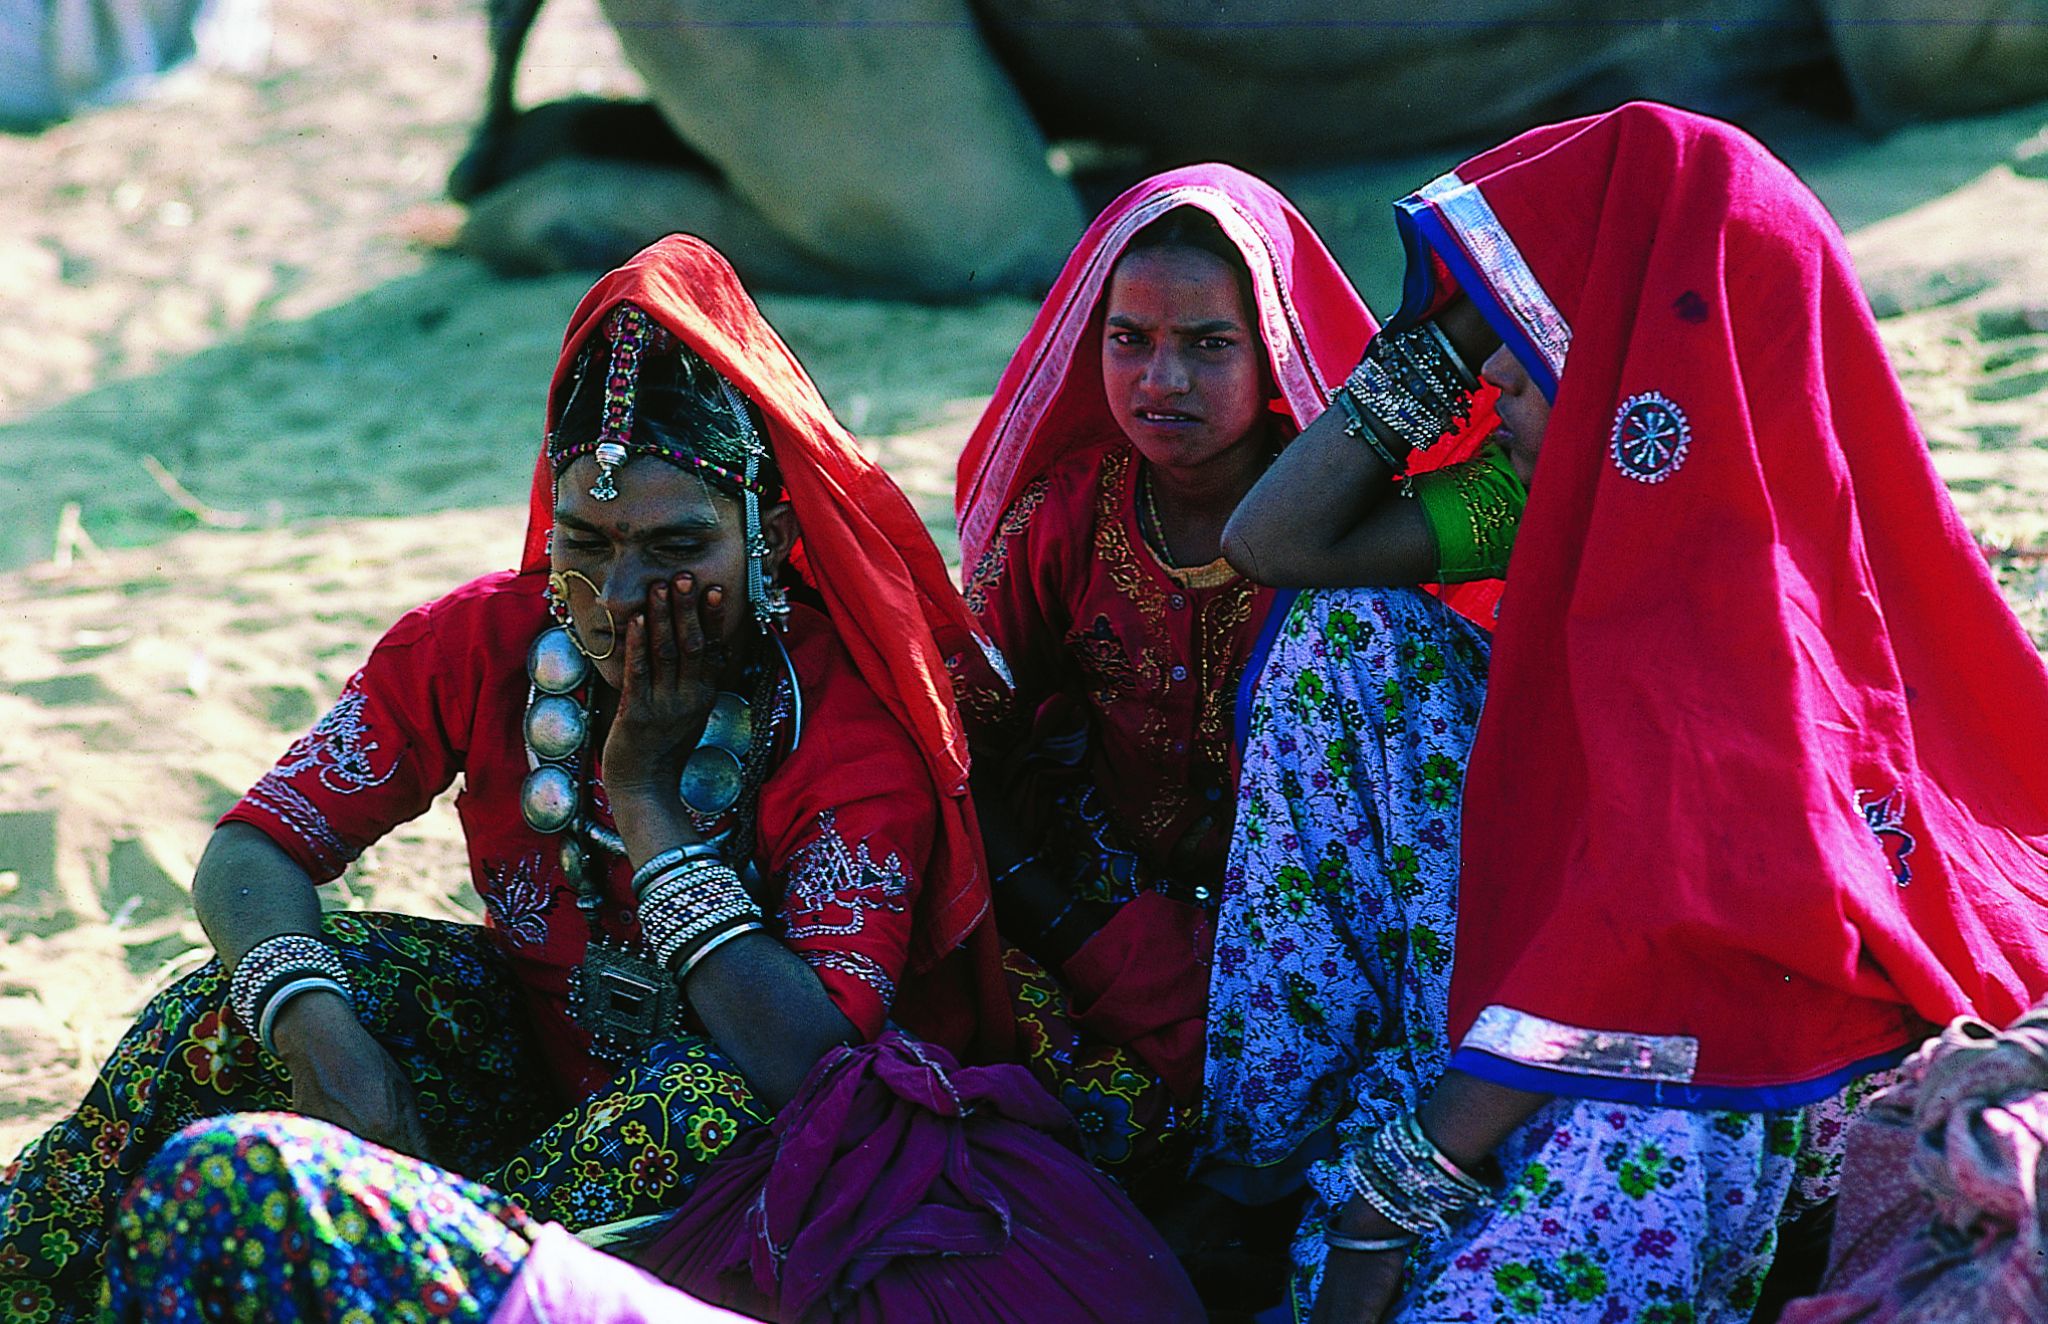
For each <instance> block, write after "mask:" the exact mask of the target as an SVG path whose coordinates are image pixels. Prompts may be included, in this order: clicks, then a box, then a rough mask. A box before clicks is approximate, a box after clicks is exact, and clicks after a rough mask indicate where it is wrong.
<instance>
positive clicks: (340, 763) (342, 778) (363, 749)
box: [272, 672, 398, 795]
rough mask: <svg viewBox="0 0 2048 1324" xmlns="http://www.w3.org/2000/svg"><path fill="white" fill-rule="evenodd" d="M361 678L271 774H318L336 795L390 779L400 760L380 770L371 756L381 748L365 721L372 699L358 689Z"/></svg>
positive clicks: (322, 781)
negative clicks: (366, 705)
mask: <svg viewBox="0 0 2048 1324" xmlns="http://www.w3.org/2000/svg"><path fill="white" fill-rule="evenodd" d="M361 679H362V673H360V672H358V673H357V674H356V678H355V679H353V680H351V681H349V684H348V688H347V689H345V690H343V691H342V695H341V698H340V699H338V700H337V701H336V702H335V705H334V707H332V708H330V709H329V710H328V712H327V715H326V716H325V717H323V718H321V719H320V720H319V721H317V722H315V723H314V724H313V729H312V730H311V731H308V732H307V733H306V734H305V735H303V736H301V737H299V739H298V740H297V741H296V742H295V743H294V744H293V745H292V747H291V748H290V749H289V750H287V751H286V752H285V756H284V757H283V758H282V759H280V760H279V761H278V764H277V767H276V768H274V769H272V775H274V776H277V777H282V778H287V779H288V778H292V777H296V776H298V775H299V774H300V773H302V772H314V771H317V772H318V774H319V777H320V784H321V785H322V786H325V787H326V788H327V789H328V790H330V791H333V792H334V793H335V794H336V795H354V794H356V793H357V792H359V791H367V790H369V789H370V788H371V787H374V786H382V785H383V784H384V783H385V782H388V781H390V780H391V778H392V775H393V774H394V773H396V772H397V771H398V759H397V757H396V756H393V757H392V759H391V763H390V765H389V766H388V767H386V768H385V769H384V770H383V771H382V772H379V771H378V770H377V767H376V763H375V760H374V759H373V758H372V757H371V756H372V755H375V754H377V753H378V752H379V751H380V750H381V749H382V746H380V745H379V744H378V743H377V742H376V741H375V740H374V739H372V738H371V733H370V725H369V723H367V722H365V721H364V720H363V707H364V705H365V704H367V703H368V702H369V696H368V695H367V694H365V693H363V691H362V690H360V689H357V688H356V686H357V685H358V684H359V683H360V681H361Z"/></svg>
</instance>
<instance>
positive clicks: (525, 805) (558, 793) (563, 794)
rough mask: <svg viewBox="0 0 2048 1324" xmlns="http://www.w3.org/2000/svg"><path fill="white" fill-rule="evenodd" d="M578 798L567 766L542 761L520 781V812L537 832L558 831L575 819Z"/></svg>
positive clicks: (574, 783)
mask: <svg viewBox="0 0 2048 1324" xmlns="http://www.w3.org/2000/svg"><path fill="white" fill-rule="evenodd" d="M580 798H581V797H580V795H579V793H578V788H577V786H576V778H575V777H574V776H572V775H571V774H570V772H569V770H568V769H567V768H564V767H560V766H557V765H556V764H552V763H543V764H542V765H541V766H540V767H538V768H535V769H534V770H533V771H532V772H529V773H527V774H526V780H525V781H523V782H521V783H520V785H519V812H520V813H521V814H523V815H524V816H525V818H526V825H527V826H528V827H530V828H532V829H533V830H534V831H536V832H560V831H562V830H563V829H564V828H566V827H568V826H569V824H571V823H573V822H574V821H575V820H576V807H577V801H578V800H579V799H580Z"/></svg>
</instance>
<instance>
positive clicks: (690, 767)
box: [676, 745, 745, 818]
mask: <svg viewBox="0 0 2048 1324" xmlns="http://www.w3.org/2000/svg"><path fill="white" fill-rule="evenodd" d="M744 780H745V778H744V776H743V774H742V772H741V769H740V761H739V759H738V757H737V756H735V755H734V754H733V752H732V751H731V750H729V749H720V748H719V747H718V746H716V745H699V746H697V748H696V751H695V752H694V753H692V754H691V755H690V757H689V758H687V759H685V760H684V761H683V775H682V777H681V779H680V780H679V782H678V784H677V787H676V789H677V790H678V791H680V792H681V793H682V797H683V806H684V807H685V808H686V809H688V810H689V811H690V812H691V813H692V814H695V815H696V816H697V817H699V818H716V817H718V816H719V815H720V814H723V813H724V812H725V811H726V810H728V809H730V808H732V807H733V806H734V805H735V804H737V803H738V802H739V798H740V786H741V784H742V783H743V782H744Z"/></svg>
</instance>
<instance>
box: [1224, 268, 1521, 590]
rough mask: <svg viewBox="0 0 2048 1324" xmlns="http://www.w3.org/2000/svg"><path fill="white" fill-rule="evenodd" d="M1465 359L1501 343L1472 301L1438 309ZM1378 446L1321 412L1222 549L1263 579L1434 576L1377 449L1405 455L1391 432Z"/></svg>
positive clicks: (1432, 557) (1429, 549)
mask: <svg viewBox="0 0 2048 1324" xmlns="http://www.w3.org/2000/svg"><path fill="white" fill-rule="evenodd" d="M1436 322H1437V325H1438V326H1439V327H1441V328H1442V329H1443V331H1444V334H1445V335H1447V336H1448V337H1450V340H1451V343H1452V345H1453V346H1455V347H1456V349H1457V351H1458V355H1459V357H1460V358H1461V359H1463V360H1464V361H1465V363H1466V364H1468V365H1477V364H1479V363H1482V362H1484V361H1485V359H1486V357H1487V355H1488V354H1490V353H1492V351H1493V348H1494V347H1496V346H1497V345H1498V344H1499V339H1498V337H1495V336H1494V335H1493V333H1492V330H1491V329H1490V328H1489V327H1488V326H1487V325H1486V322H1485V319H1484V318H1482V317H1481V316H1480V315H1479V313H1478V311H1477V310H1476V309H1474V308H1473V307H1472V306H1471V304H1470V303H1469V302H1468V301H1466V300H1464V299H1462V298H1461V299H1459V300H1457V301H1456V302H1454V303H1452V304H1451V305H1450V306H1449V307H1447V308H1446V309H1444V311H1443V312H1441V313H1439V314H1438V315H1437V317H1436ZM1363 421H1364V422H1365V423H1366V424H1367V425H1369V426H1374V427H1377V428H1378V429H1379V436H1380V440H1381V442H1382V443H1383V444H1382V446H1381V447H1375V446H1374V445H1372V444H1371V443H1370V442H1369V441H1367V440H1365V439H1363V438H1361V437H1357V436H1354V435H1352V434H1351V432H1348V431H1347V430H1346V428H1347V426H1348V425H1350V422H1351V420H1350V418H1349V417H1348V416H1347V415H1346V413H1345V411H1344V410H1342V409H1336V408H1332V409H1329V410H1325V411H1324V413H1323V414H1322V416H1321V417H1319V418H1317V419H1316V420H1315V421H1314V422H1312V423H1310V424H1309V425H1308V427H1307V428H1305V429H1304V430H1303V431H1302V434H1301V435H1300V436H1299V437H1297V438H1295V439H1294V441H1293V442H1292V443H1291V444H1290V445H1289V446H1288V447H1287V449H1286V450H1284V451H1282V452H1281V453H1280V456H1279V458H1278V459H1276V460H1275V461H1274V462H1273V465H1272V467H1271V468H1269V469H1267V470H1266V472H1265V474H1264V475H1263V476H1262V477H1261V478H1260V479H1259V481H1258V483H1257V484H1256V485H1255V486H1254V487H1253V488H1252V490H1251V492H1250V493H1248V494H1247V495H1246V497H1245V499H1244V500H1243V501H1242V502H1240V503H1239V504H1238V507H1237V511H1236V513H1235V514H1233V515H1232V516H1231V517H1230V523H1229V524H1228V525H1227V526H1226V527H1225V528H1224V530H1223V554H1224V555H1225V556H1227V557H1229V558H1230V563H1231V564H1232V565H1233V566H1235V567H1237V569H1238V571H1239V573H1241V574H1244V575H1246V576H1248V577H1250V578H1252V579H1255V580H1257V581H1258V582H1260V583H1262V584H1274V585H1280V586H1285V587H1292V588H1331V587H1351V586H1365V585H1393V584H1421V583H1426V582H1429V581H1431V580H1433V579H1434V578H1435V577H1436V568H1437V546H1436V540H1435V538H1434V537H1433V536H1432V534H1431V533H1430V529H1429V524H1428V521H1427V520H1425V519H1424V517H1423V514H1422V511H1421V510H1420V509H1419V508H1418V507H1417V505H1416V504H1415V503H1414V502H1412V501H1403V500H1400V499H1399V493H1398V489H1397V488H1396V486H1395V484H1394V482H1393V479H1394V477H1395V474H1394V470H1393V469H1392V468H1391V467H1390V466H1389V465H1388V464H1387V462H1386V460H1385V459H1384V458H1383V457H1382V456H1381V454H1380V450H1381V449H1388V450H1391V451H1392V452H1393V453H1394V454H1395V455H1397V456H1398V455H1399V454H1400V451H1399V448H1398V447H1399V443H1398V440H1397V439H1396V438H1395V437H1394V435H1393V433H1392V432H1391V430H1389V429H1386V428H1385V427H1384V425H1383V424H1380V423H1379V422H1378V420H1376V419H1372V418H1370V417H1367V418H1365V419H1364V420H1363Z"/></svg>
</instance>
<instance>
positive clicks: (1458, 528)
mask: <svg viewBox="0 0 2048 1324" xmlns="http://www.w3.org/2000/svg"><path fill="white" fill-rule="evenodd" d="M1413 482H1414V489H1413V490H1414V494H1415V500H1416V502H1417V503H1418V504H1420V505H1421V507H1422V516H1423V518H1424V519H1425V520H1426V521H1428V523H1429V531H1430V533H1431V535H1432V536H1434V537H1435V539H1436V561H1437V580H1438V582H1440V583H1445V584H1463V583H1465V582H1467V581H1468V580H1474V579H1499V578H1500V577H1501V576H1502V575H1504V574H1506V573H1507V568H1508V553H1509V551H1511V550H1513V548H1514V545H1515V526H1516V525H1518V524H1520V523H1521V520H1522V507H1523V506H1524V505H1526V504H1528V501H1529V489H1528V488H1527V487H1525V486H1523V484H1522V479H1521V475H1519V474H1517V473H1516V472H1515V469H1514V466H1513V465H1512V464H1511V463H1509V461H1508V454H1507V452H1506V451H1504V450H1502V449H1501V448H1500V447H1499V446H1495V445H1488V446H1487V447H1486V448H1485V449H1483V450H1481V451H1480V452H1479V454H1478V455H1476V456H1474V457H1473V458H1471V459H1469V460H1465V461H1463V462H1461V463H1459V464H1452V465H1446V466H1445V467H1443V468H1441V469H1433V470H1431V471H1430V472H1428V473H1422V474H1417V475H1415V477H1414V479H1413Z"/></svg>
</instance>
